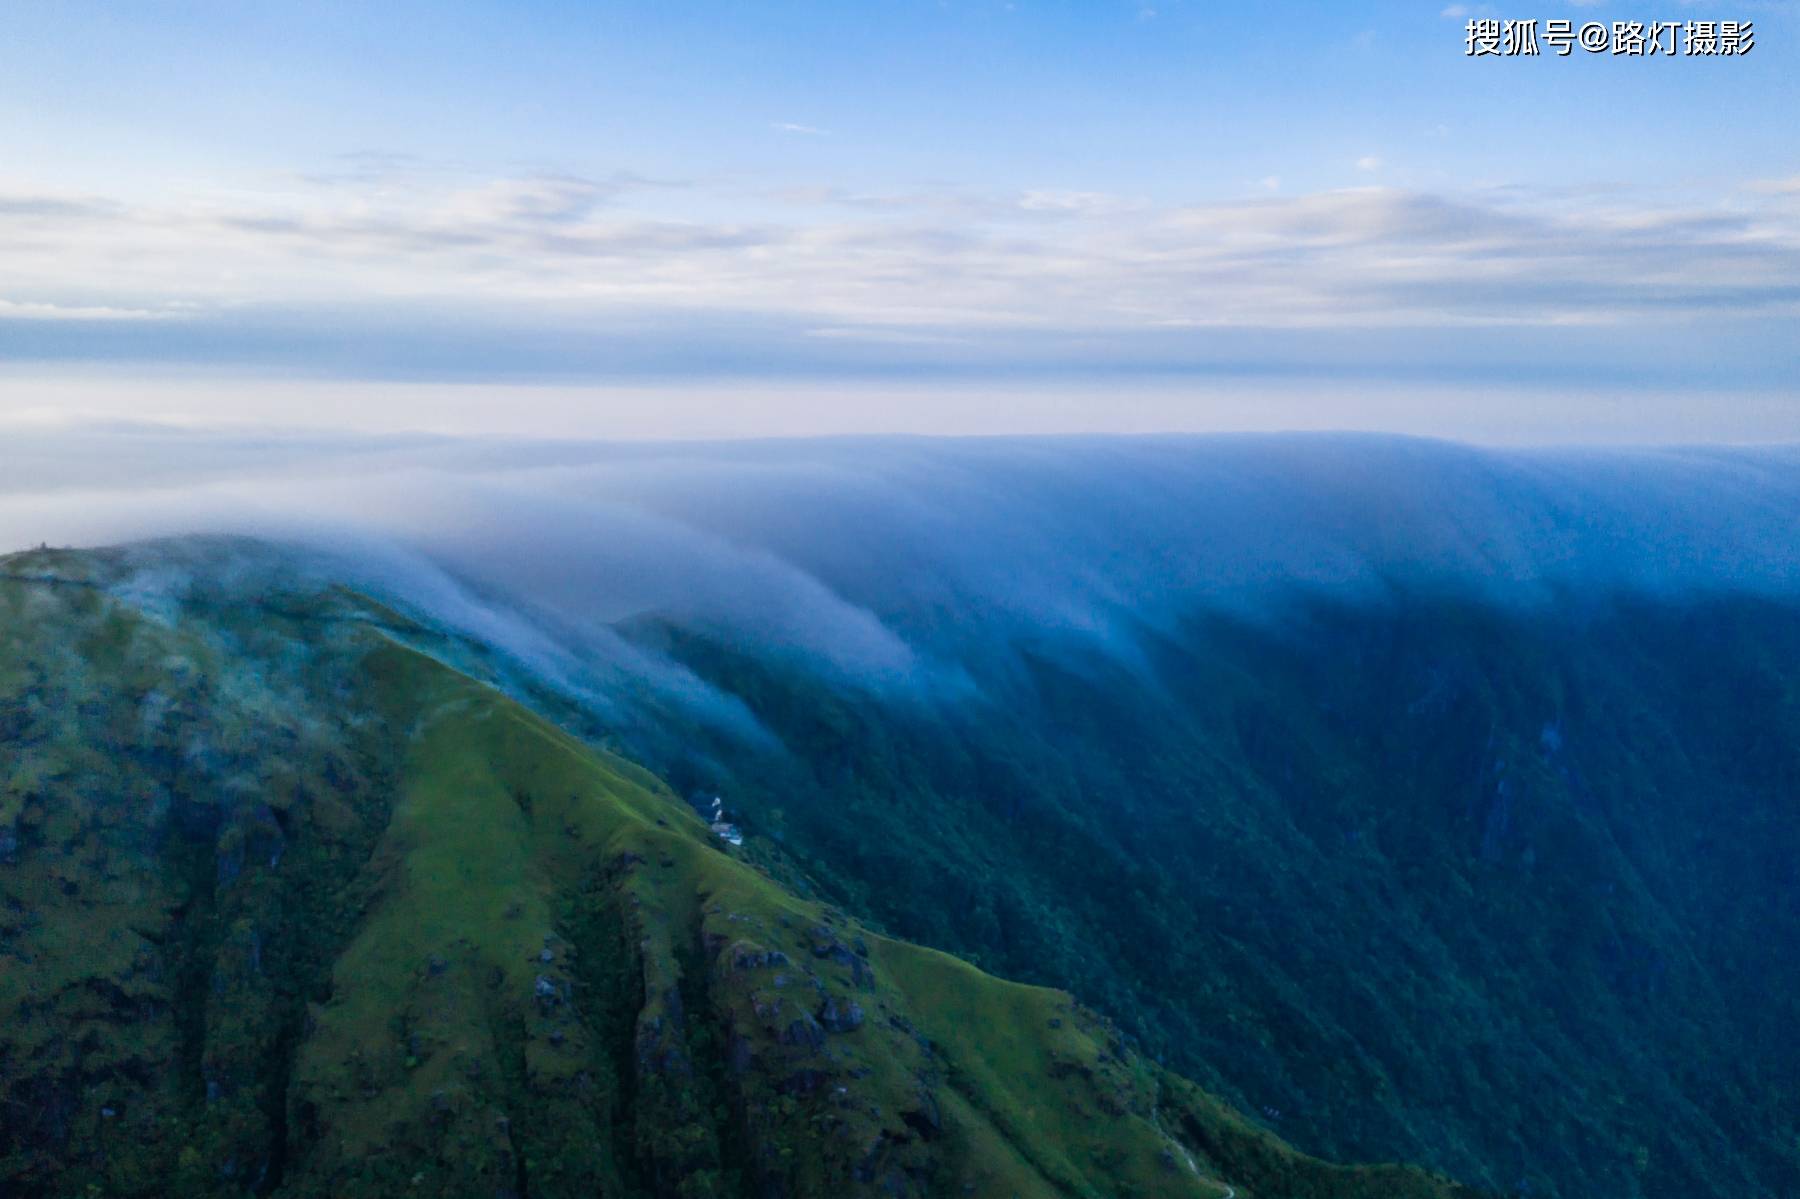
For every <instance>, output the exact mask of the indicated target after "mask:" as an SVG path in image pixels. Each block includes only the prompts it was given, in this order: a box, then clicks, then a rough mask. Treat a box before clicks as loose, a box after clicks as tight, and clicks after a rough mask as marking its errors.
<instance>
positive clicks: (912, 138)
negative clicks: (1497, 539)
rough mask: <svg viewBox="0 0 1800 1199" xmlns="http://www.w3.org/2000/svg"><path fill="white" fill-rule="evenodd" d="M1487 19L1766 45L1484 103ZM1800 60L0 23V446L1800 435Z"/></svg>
mask: <svg viewBox="0 0 1800 1199" xmlns="http://www.w3.org/2000/svg"><path fill="white" fill-rule="evenodd" d="M1490 15H1491V16H1496V17H1534V18H1538V19H1539V20H1540V21H1542V20H1548V19H1550V18H1557V17H1560V18H1565V19H1570V20H1573V21H1575V22H1576V23H1577V24H1580V23H1582V22H1585V21H1590V20H1600V21H1606V22H1610V21H1614V20H1630V19H1638V20H1670V19H1674V20H1682V21H1689V20H1740V21H1753V22H1754V23H1755V29H1756V48H1755V50H1753V51H1752V52H1751V53H1750V54H1749V55H1748V56H1745V57H1742V58H1717V59H1698V58H1685V57H1684V58H1678V59H1675V60H1673V61H1670V60H1666V59H1662V60H1658V59H1650V60H1644V59H1629V58H1612V57H1610V56H1599V57H1596V56H1590V55H1586V54H1583V53H1581V52H1577V53H1576V55H1574V56H1573V57H1571V58H1568V59H1560V58H1556V57H1544V58H1541V59H1538V60H1508V61H1496V60H1493V59H1485V60H1471V59H1469V58H1467V57H1466V56H1465V55H1464V54H1463V46H1464V25H1465V22H1466V21H1467V20H1468V19H1470V18H1471V17H1474V18H1480V17H1483V16H1490ZM1797 35H1800V13H1797V12H1796V7H1795V5H1794V4H1793V3H1788V2H1771V0H1743V2H1741V3H1733V2H1732V0H1718V2H1699V0H1694V2H1681V0H1667V2H1666V3H1662V4H1637V3H1626V2H1624V0H1610V2H1601V3H1587V4H1580V5H1576V4H1570V3H1568V2H1567V0H1537V3H1536V4H1535V6H1525V7H1518V8H1513V7H1507V8H1504V9H1501V8H1495V7H1492V6H1488V5H1480V4H1476V5H1462V4H1450V5H1445V4H1441V3H1439V4H1430V3H1422V4H1415V3H1381V4H1349V3H1338V4H1324V3H1312V4H1302V3H1266V4H1222V3H1205V4H1202V3H1194V2H1191V0H1190V2H1187V3H1179V2H1171V0H1160V2H1157V0H1152V2H1150V3H1137V4H1127V3H1110V2H1107V0H1091V2H1088V3H1061V4H1051V3H1032V2H1030V0H1013V2H1011V3H1003V2H1002V3H989V2H987V0H979V2H972V3H963V2H952V0H945V2H942V3H927V2H912V0H869V2H849V0H838V2H836V3H767V4H723V3H719V4H690V3H680V2H668V0H665V2H663V3H654V4H652V3H643V4H612V3H580V4H575V3H570V4H551V3H536V4H532V3H507V4H501V3H487V4H471V3H455V2H451V3H434V4H408V3H390V4H381V5H366V4H359V5H348V4H344V5H340V4H332V3H314V4H307V5H286V6H277V5H257V4H242V3H235V4H225V3H218V4H208V3H189V4H182V5H160V4H148V3H145V4H125V5H108V6H100V5H80V4H68V3H35V2H33V0H26V2H25V3H23V4H19V5H14V6H12V7H11V9H10V11H9V21H8V32H7V38H6V40H5V41H4V42H3V43H0V413H4V412H7V411H12V412H15V413H16V412H23V411H28V410H29V411H41V410H42V409H44V408H46V407H65V408H79V407H83V406H85V407H87V408H91V409H93V410H96V411H102V412H105V413H107V414H113V415H117V414H125V415H149V414H159V415H183V414H188V415H195V416H198V417H206V418H211V417H218V416H221V415H230V416H237V417H241V418H244V419H253V420H264V421H271V422H282V421H294V420H304V419H307V418H308V416H309V413H311V412H312V411H314V410H325V409H329V410H330V411H332V412H334V413H337V414H339V417H340V418H351V419H355V420H356V421H358V422H360V423H365V424H381V425H386V426H390V427H421V426H423V427H437V426H440V425H445V424H451V425H454V426H455V427H457V428H459V429H480V428H495V429H514V430H529V431H536V432H556V431H560V430H563V429H568V430H569V431H580V432H583V433H605V432H607V431H608V430H609V428H619V429H621V430H622V431H623V433H625V434H628V435H634V436H636V435H657V434H659V433H663V434H672V435H679V434H686V433H708V434H716V433H731V434H753V433H757V432H769V433H794V432H841V431H859V430H860V431H880V430H884V429H906V430H909V431H945V432H960V431H980V432H988V431H1004V430H1015V431H1032V430H1038V429H1042V430H1056V431H1068V430H1074V429H1108V428H1128V429H1134V430H1135V429H1140V428H1145V429H1148V428H1163V427H1166V428H1190V429H1191V428H1210V427H1289V426H1304V427H1320V426H1325V427H1395V428H1401V429H1404V430H1408V431H1423V432H1434V433H1447V434H1450V435H1467V436H1473V437H1478V438H1483V439H1501V440H1504V439H1527V440H1557V439H1593V438H1605V439H1622V440H1643V439H1648V440H1659V439H1680V440H1695V439H1731V440H1760V439H1770V438H1800V410H1797V409H1800V401H1797V400H1796V399H1795V394H1794V393H1795V384H1796V381H1797V379H1800V349H1797V342H1800V338H1796V336H1795V330H1796V328H1800V323H1797V321H1796V317H1800V136H1797V135H1796V132H1795V129H1794V124H1795V120H1794V118H1795V115H1796V114H1800V56H1797V54H1796V51H1795V38H1796V36H1797ZM276 383H279V384H281V386H274V385H273V384H276ZM302 384H304V385H305V386H301V385H302ZM308 387H310V388H311V390H310V391H308V390H307V388H308ZM433 388H438V389H442V390H439V391H437V392H434V391H433ZM484 389H485V392H484ZM784 393H787V394H792V395H795V396H800V395H802V394H803V393H804V395H806V396H808V397H811V398H807V399H804V400H799V399H797V400H794V401H793V402H791V403H788V404H787V405H786V406H785V407H784V405H783V403H782V402H781V401H780V399H779V397H780V396H781V395H782V394H784ZM1034 393H1036V394H1041V395H1042V396H1043V397H1044V398H1043V400H1042V401H1041V402H1039V403H1036V404H1034V403H1033V402H1032V400H1031V397H1032V395H1033V394H1034ZM434 394H435V395H446V396H447V395H454V396H456V397H458V398H457V399H456V401H455V403H454V404H452V405H450V407H451V408H454V410H455V413H456V415H455V417H454V419H451V418H450V417H447V416H446V415H445V411H446V405H445V404H444V403H440V402H434V401H432V400H431V399H430V398H429V397H431V396H433V395H434ZM484 394H485V395H487V396H490V397H492V399H491V402H487V403H484V401H483V395H484ZM1634 394H1636V395H1642V396H1644V397H1647V398H1646V400H1645V402H1644V403H1643V404H1642V405H1641V407H1640V409H1639V410H1638V411H1636V412H1634V411H1633V409H1632V406H1631V404H1630V401H1629V397H1630V396H1632V395H1634ZM826 396H828V397H832V399H831V401H830V402H825V401H824V400H822V399H820V397H826ZM1396 396H1399V397H1405V402H1404V403H1398V402H1396V400H1395V398H1394V397H1396ZM277 397H279V398H277ZM309 397H310V398H309ZM584 397H585V399H584ZM921 397H933V402H931V403H924V402H922V400H921ZM947 397H948V398H947ZM1000 397H1004V400H1003V401H1002V399H1001V398H1000ZM663 410H667V411H669V412H671V413H675V412H679V413H682V414H683V415H682V416H680V418H679V419H677V418H675V417H674V416H671V417H670V419H669V420H667V421H664V422H663V423H662V424H661V425H659V423H658V419H657V418H656V416H655V413H656V412H658V411H663ZM646 412H648V413H649V414H650V415H646ZM822 414H823V415H822Z"/></svg>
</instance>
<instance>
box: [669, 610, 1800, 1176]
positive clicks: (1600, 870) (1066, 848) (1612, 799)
mask: <svg viewBox="0 0 1800 1199" xmlns="http://www.w3.org/2000/svg"><path fill="white" fill-rule="evenodd" d="M1279 598H1280V593H1279V591H1278V589H1274V590H1273V592H1272V595H1271V598H1270V601H1269V603H1268V604H1266V605H1265V606H1264V607H1263V608H1262V609H1261V611H1260V612H1259V613H1258V615H1257V618H1256V619H1254V620H1251V619H1237V618H1232V617H1228V616H1225V615H1219V614H1214V615H1208V616H1197V617H1195V618H1194V619H1192V620H1191V621H1188V622H1187V623H1185V624H1183V625H1181V626H1179V627H1173V628H1171V627H1167V626H1165V627H1163V628H1161V629H1160V630H1153V629H1144V630H1141V631H1140V636H1139V637H1138V639H1137V641H1136V643H1135V646H1134V647H1133V651H1132V652H1131V653H1127V654H1117V655H1115V654H1113V653H1110V652H1104V651H1100V650H1096V649H1094V648H1093V647H1092V646H1091V645H1089V646H1088V647H1087V648H1084V647H1083V643H1078V642H1075V641H1074V640H1073V639H1072V638H1071V639H1064V640H1052V639H1049V638H1047V637H1046V638H1042V639H1040V640H1038V641H1037V642H1034V643H1024V644H1021V645H1020V646H1019V647H1018V651H1017V653H1016V654H1011V655H1008V654H996V653H993V652H992V647H991V646H987V645H985V644H983V645H979V646H974V647H971V648H972V652H970V653H969V654H968V655H967V656H965V657H963V658H960V659H955V660H953V664H954V665H956V666H958V667H960V668H961V669H963V670H964V671H965V672H966V674H967V676H969V677H971V678H972V679H973V683H974V685H973V686H969V685H966V684H964V685H959V686H946V687H944V688H943V689H942V691H941V693H936V694H934V693H930V692H925V693H920V692H917V691H905V690H896V689H891V688H890V689H882V688H881V687H879V686H871V687H869V688H859V687H857V686H854V685H846V684H844V682H843V681H842V678H841V676H840V675H837V674H834V673H832V672H830V671H828V670H826V669H823V668H821V669H814V668H812V667H809V666H808V665H806V664H805V662H804V661H803V660H800V659H797V658H795V657H794V656H792V655H783V654H780V653H776V652H770V651H769V650H768V649H766V648H765V647H763V646H760V645H758V644H757V643H755V642H752V641H748V640H744V639H738V640H733V639H730V638H729V637H725V636H720V635H716V634H713V635H704V636H703V635H700V634H699V633H696V632H695V631H694V630H693V629H692V628H691V627H682V626H678V625H677V626H671V625H669V624H667V623H664V624H648V623H646V624H642V625H640V626H639V627H638V629H637V635H638V636H639V637H640V639H642V640H644V641H646V642H653V643H654V644H655V645H656V646H658V647H659V648H663V649H666V650H668V651H669V652H671V653H673V654H674V655H676V656H677V657H678V658H680V659H681V660H682V661H684V662H686V663H688V664H689V665H691V666H692V667H693V668H694V669H695V670H696V671H698V672H699V673H700V674H701V675H702V676H704V677H705V678H707V679H708V680H710V681H711V682H712V683H713V684H714V685H715V686H716V687H717V688H718V689H719V690H720V691H721V692H723V693H726V694H729V695H733V696H736V697H738V698H740V699H741V700H742V701H743V702H744V704H745V705H746V706H747V707H748V708H749V709H750V710H751V711H754V712H755V713H756V714H757V715H758V717H759V718H760V719H761V721H762V722H763V723H764V725H765V726H766V727H767V728H768V729H770V730H771V731H772V732H773V733H774V735H775V737H776V738H777V739H779V741H780V743H781V745H782V747H783V748H782V749H781V750H780V751H775V752H770V753H767V754H766V755H757V754H754V753H749V752H746V751H741V750H732V749H730V748H729V747H728V746H727V744H726V743H724V742H723V741H719V742H717V743H709V742H708V741H707V740H706V739H705V738H704V736H702V734H701V731H700V730H699V729H698V728H696V729H694V730H691V731H690V734H689V735H688V736H687V737H686V738H684V739H678V740H677V741H675V742H673V743H669V744H666V745H663V746H661V747H658V748H656V749H654V750H652V751H648V752H647V757H648V760H650V761H652V762H653V763H654V765H655V766H656V768H658V769H659V770H662V771H664V772H665V773H666V774H667V775H668V776H669V777H670V778H671V779H672V781H674V782H675V784H676V785H677V786H678V787H679V788H683V789H688V788H692V789H696V790H703V791H705V792H707V793H711V792H713V791H720V792H723V793H724V795H725V796H726V797H727V800H728V802H729V803H730V805H731V806H732V807H733V808H734V809H735V810H736V811H737V813H738V814H739V816H740V818H741V820H742V821H743V822H744V824H745V826H746V828H747V830H748V832H749V838H748V841H747V843H746V852H748V853H751V854H758V855H763V857H764V859H765V860H766V861H768V862H769V863H770V865H771V868H773V869H776V870H778V871H779V870H780V869H782V868H783V864H789V865H791V866H792V868H793V870H794V872H795V876H796V877H800V878H808V879H813V880H818V881H820V882H821V883H822V885H823V892H822V893H823V894H824V895H825V896H826V897H828V898H830V899H832V900H833V901H834V902H837V903H840V904H842V905H844V906H845V907H847V908H849V909H850V910H852V911H856V912H859V913H863V914H865V915H866V916H867V917H868V918H871V919H874V920H876V921H878V922H879V923H880V924H881V925H882V926H883V927H885V928H887V929H889V930H890V931H892V932H894V933H895V934H897V935H902V936H906V937H908V938H911V939H914V940H919V941H923V942H926V943H929V944H933V945H936V946H939V947H943V948H947V949H950V950H953V951H955V952H958V953H961V954H963V955H966V956H968V957H970V958H972V959H973V960H976V961H978V962H979V964H980V965H981V966H982V967H983V968H985V969H988V970H992V971H994V972H996V973H999V974H1002V975H1005V976H1008V977H1015V978H1020V979H1024V980H1027V981H1031V982H1036V983H1041V984H1046V985H1052V986H1057V987H1062V988H1066V989H1069V990H1071V991H1073V993H1074V994H1075V995H1076V996H1078V997H1079V998H1080V999H1081V1000H1082V1001H1083V1002H1085V1003H1088V1004H1090V1005H1092V1006H1094V1007H1095V1008H1097V1009H1099V1010H1103V1011H1106V1012H1107V1013H1108V1014H1109V1015H1111V1016H1113V1017H1115V1018H1117V1019H1118V1020H1119V1022H1120V1024H1121V1025H1122V1027H1123V1028H1124V1029H1125V1030H1126V1031H1127V1032H1128V1033H1129V1034H1131V1035H1134V1036H1135V1037H1137V1038H1138V1039H1139V1041H1140V1043H1141V1045H1142V1046H1143V1048H1144V1050H1145V1052H1147V1053H1149V1054H1151V1055H1153V1056H1155V1057H1156V1058H1158V1059H1159V1060H1162V1061H1164V1062H1166V1063H1167V1064H1168V1065H1170V1066H1171V1067H1172V1068H1175V1069H1178V1070H1181V1071H1182V1072H1184V1073H1187V1074H1188V1075H1189V1076H1190V1077H1193V1078H1195V1079H1197V1080H1199V1081H1200V1082H1201V1083H1203V1084H1204V1085H1206V1086H1207V1087H1208V1088H1209V1089H1211V1090H1213V1091H1214V1092H1215V1093H1219V1094H1222V1095H1225V1096H1227V1097H1229V1098H1230V1099H1231V1100H1232V1101H1233V1102H1234V1103H1235V1104H1236V1105H1237V1106H1238V1107H1239V1108H1240V1109H1242V1110H1244V1111H1247V1112H1250V1113H1253V1114H1254V1116H1255V1118H1256V1119H1257V1120H1258V1121H1259V1122H1260V1123H1261V1124H1263V1125H1265V1126H1266V1127H1269V1128H1272V1129H1275V1130H1278V1131H1280V1132H1281V1133H1282V1134H1283V1135H1284V1136H1285V1137H1287V1138H1289V1139H1291V1140H1292V1141H1293V1142H1294V1143H1296V1144H1298V1145H1300V1146H1302V1147H1304V1148H1307V1149H1309V1150H1311V1151H1314V1152H1319V1153H1323V1154H1327V1155H1329V1156H1333V1157H1340V1158H1347V1159H1352V1160H1368V1159H1376V1160H1381V1159H1403V1160H1410V1161H1420V1162H1426V1163H1429V1164H1430V1165H1432V1166H1434V1167H1436V1168H1440V1169H1443V1170H1445V1171H1447V1172H1449V1173H1451V1174H1452V1175H1454V1176H1456V1177H1459V1178H1461V1179H1464V1180H1466V1181H1468V1182H1471V1183H1475V1184H1479V1185H1482V1186H1486V1187H1490V1188H1493V1189H1495V1190H1499V1191H1504V1192H1507V1193H1518V1194H1522V1195H1532V1196H1550V1195H1554V1196H1561V1197H1563V1199H1637V1197H1641V1196H1654V1197H1658V1199H1738V1197H1741V1196H1748V1195H1757V1196H1776V1195H1782V1196H1787V1195H1800V1037H1797V1036H1796V1035H1795V1031H1794V1030H1795V1029H1796V1028H1797V1027H1800V900H1797V898H1796V897H1797V896H1800V807H1797V806H1796V805H1797V803H1800V607H1796V606H1795V605H1793V604H1790V603H1785V602H1776V601H1774V600H1771V599H1767V598H1757V597H1756V596H1754V595H1749V594H1743V593H1738V594H1733V593H1731V592H1729V591H1726V590H1724V589H1722V588H1721V589H1716V590H1714V591H1712V592H1710V593H1699V592H1691V591H1690V592H1686V593H1673V594H1664V595H1661V596H1644V595H1639V596H1637V597H1633V596H1630V595H1627V594H1620V593H1614V594H1606V593H1599V592H1596V591H1594V590H1593V589H1591V588H1590V589H1587V590H1585V591H1581V592H1578V593H1572V594H1571V595H1569V596H1568V597H1567V599H1566V600H1565V601H1564V602H1561V603H1557V604H1541V605H1540V604H1533V605H1529V606H1523V605H1522V606H1519V607H1516V608H1511V609H1507V608H1501V607H1496V606H1493V605H1490V604H1484V603H1479V602H1475V601H1472V600H1468V599H1464V598H1457V597H1456V596H1455V595H1452V594H1446V593H1436V594H1427V593H1422V592H1412V593H1407V592H1404V591H1394V592H1392V593H1390V594H1389V595H1388V597H1387V598H1385V599H1382V600H1379V601H1357V602H1340V601H1331V602H1328V601H1326V600H1322V599H1305V598H1303V597H1300V596H1297V595H1295V596H1290V597H1289V600H1290V602H1289V603H1288V605H1287V606H1286V607H1281V606H1278V604H1277V602H1276V601H1277V600H1278V599H1279ZM943 619H944V621H945V622H947V623H949V622H953V621H954V620H956V619H957V612H956V610H955V609H954V608H946V609H945V610H944V613H943ZM941 640H947V639H941ZM697 751H698V752H697Z"/></svg>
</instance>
